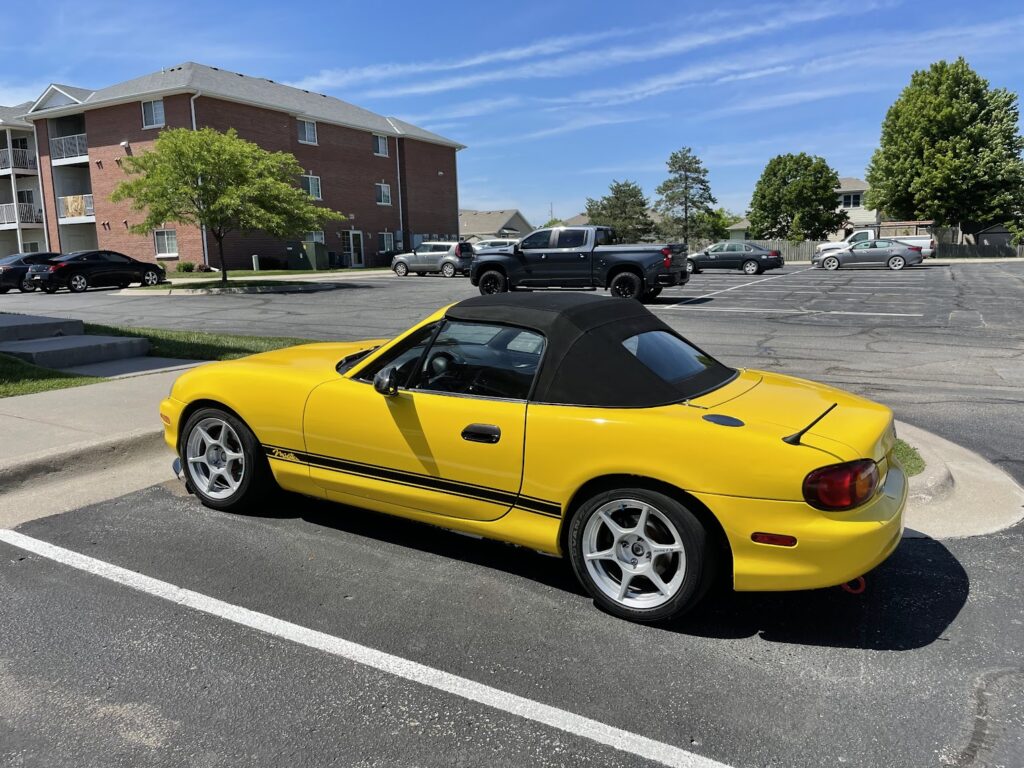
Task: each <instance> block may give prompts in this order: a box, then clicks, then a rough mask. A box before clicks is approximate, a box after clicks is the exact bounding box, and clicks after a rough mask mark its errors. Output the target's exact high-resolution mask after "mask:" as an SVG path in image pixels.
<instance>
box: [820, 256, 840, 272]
mask: <svg viewBox="0 0 1024 768" xmlns="http://www.w3.org/2000/svg"><path fill="white" fill-rule="evenodd" d="M821 266H822V269H827V270H829V271H830V272H835V271H836V270H837V269H839V266H840V262H839V257H838V256H826V257H825V258H824V259H822V260H821Z"/></svg>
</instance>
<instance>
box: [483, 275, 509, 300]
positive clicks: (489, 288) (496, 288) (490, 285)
mask: <svg viewBox="0 0 1024 768" xmlns="http://www.w3.org/2000/svg"><path fill="white" fill-rule="evenodd" d="M479 288H480V293H481V295H483V296H490V295H491V294H495V293H505V291H507V290H508V279H507V278H506V277H505V275H504V274H502V273H501V272H499V271H498V270H496V269H489V270H487V271H486V272H484V273H483V274H482V275H480V283H479Z"/></svg>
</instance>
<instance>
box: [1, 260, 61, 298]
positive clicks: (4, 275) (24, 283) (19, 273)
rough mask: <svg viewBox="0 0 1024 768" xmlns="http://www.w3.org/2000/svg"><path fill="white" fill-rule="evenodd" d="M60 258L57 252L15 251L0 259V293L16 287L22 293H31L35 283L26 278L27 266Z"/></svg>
mask: <svg viewBox="0 0 1024 768" xmlns="http://www.w3.org/2000/svg"><path fill="white" fill-rule="evenodd" d="M57 258H60V254H59V253H15V254H12V255H10V256H4V257H3V258H2V259H0V293H7V292H8V291H9V290H11V289H12V288H17V289H18V290H19V291H21V292H22V293H31V292H32V291H34V290H35V289H36V286H35V284H33V282H32V281H31V280H29V278H28V268H29V267H31V266H32V265H33V264H47V263H49V261H50V260H51V259H57Z"/></svg>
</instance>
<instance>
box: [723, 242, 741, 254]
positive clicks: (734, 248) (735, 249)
mask: <svg viewBox="0 0 1024 768" xmlns="http://www.w3.org/2000/svg"><path fill="white" fill-rule="evenodd" d="M725 250H726V251H728V252H729V253H742V252H743V243H729V245H727V246H726V247H725Z"/></svg>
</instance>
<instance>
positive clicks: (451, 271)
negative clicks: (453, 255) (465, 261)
mask: <svg viewBox="0 0 1024 768" xmlns="http://www.w3.org/2000/svg"><path fill="white" fill-rule="evenodd" d="M455 271H456V270H455V265H454V264H452V263H451V262H450V261H446V262H445V263H444V264H442V265H441V274H442V275H444V276H445V277H455Z"/></svg>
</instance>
